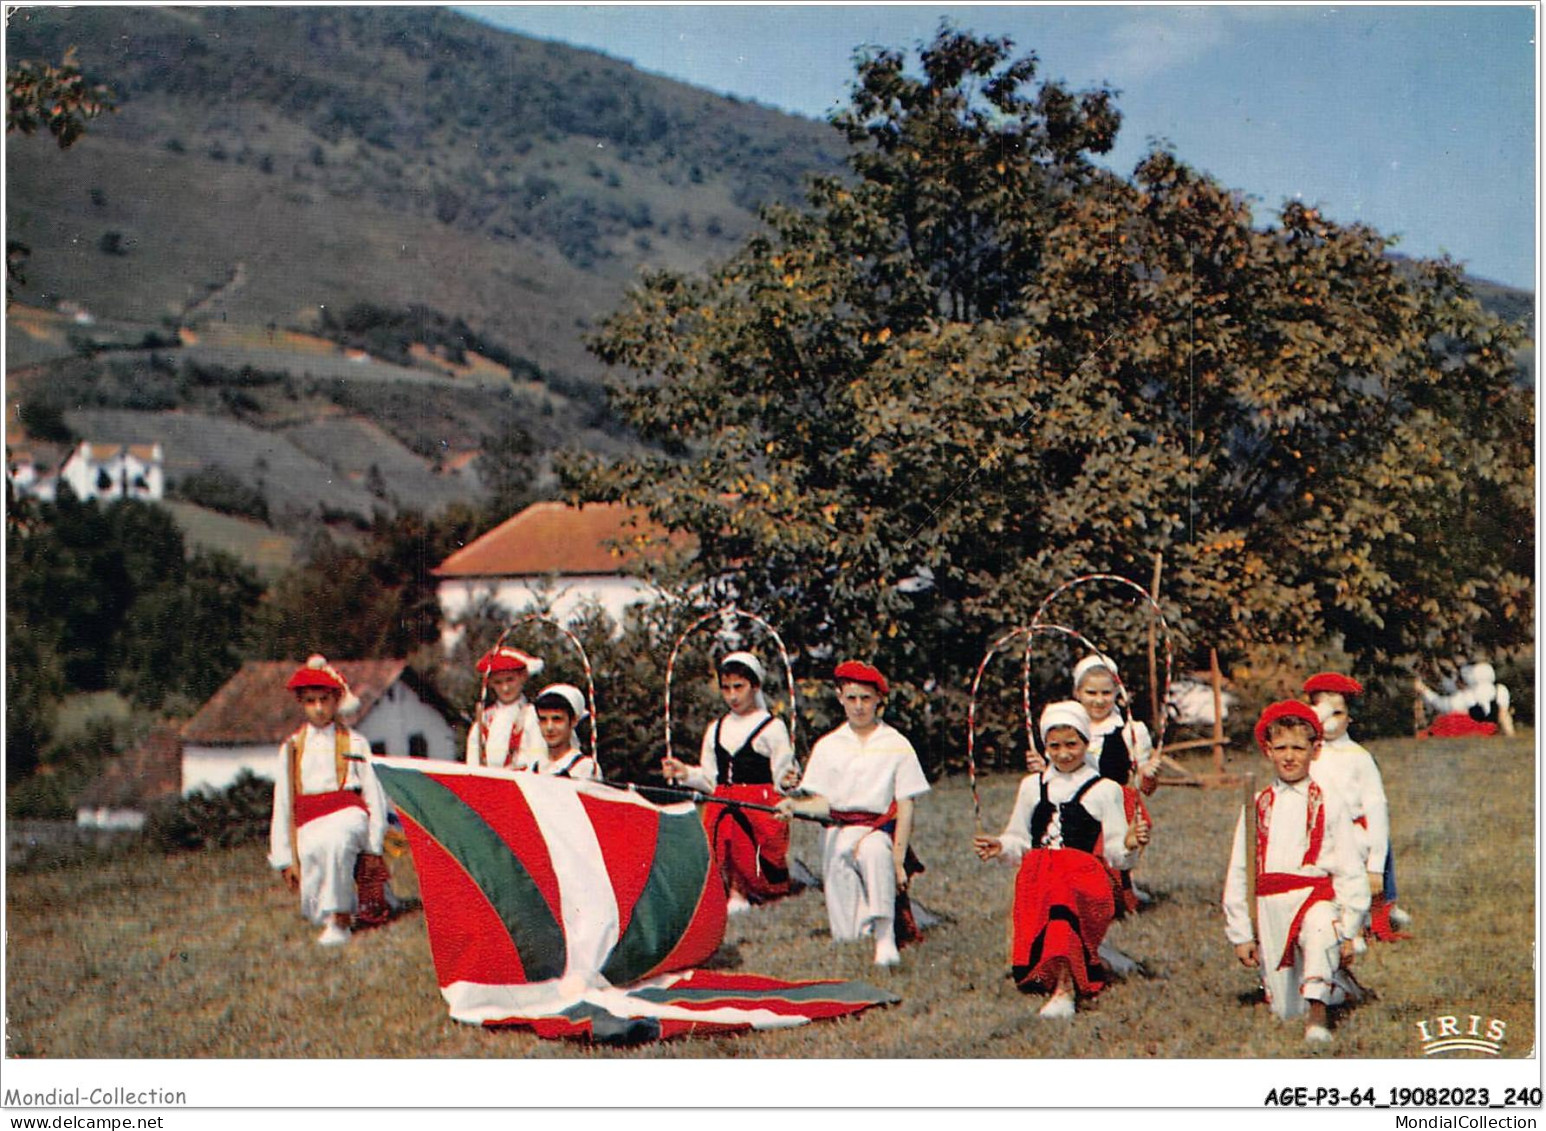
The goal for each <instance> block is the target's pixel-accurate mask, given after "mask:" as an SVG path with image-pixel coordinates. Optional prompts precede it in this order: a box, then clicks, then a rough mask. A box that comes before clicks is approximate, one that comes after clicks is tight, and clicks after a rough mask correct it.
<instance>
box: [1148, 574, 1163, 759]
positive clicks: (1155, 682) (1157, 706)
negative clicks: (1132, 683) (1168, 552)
mask: <svg viewBox="0 0 1546 1131" xmlns="http://www.w3.org/2000/svg"><path fill="white" fill-rule="evenodd" d="M1164 564H1165V555H1164V554H1155V555H1154V581H1153V582H1152V583H1151V584H1150V586H1149V597H1150V599H1151V600H1152V601H1153V602H1154V604H1155V605H1158V604H1159V592H1160V570H1161V569H1162V568H1163V567H1164ZM1154 648H1155V639H1154V609H1153V608H1152V607H1151V608H1150V610H1149V725H1150V726H1152V727H1155V728H1158V727H1159V720H1160V710H1161V709H1162V708H1163V707H1164V706H1165V704H1163V703H1161V702H1160V694H1159V664H1158V663H1157V662H1156V660H1155V658H1154Z"/></svg>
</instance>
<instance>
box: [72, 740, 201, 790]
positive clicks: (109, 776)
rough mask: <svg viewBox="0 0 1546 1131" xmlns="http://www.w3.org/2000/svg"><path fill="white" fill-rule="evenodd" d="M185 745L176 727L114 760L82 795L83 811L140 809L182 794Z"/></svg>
mask: <svg viewBox="0 0 1546 1131" xmlns="http://www.w3.org/2000/svg"><path fill="white" fill-rule="evenodd" d="M182 758H183V744H182V740H181V739H180V738H178V736H177V731H176V729H175V728H173V727H157V728H156V729H155V730H153V731H151V732H150V736H149V737H148V738H146V739H145V741H144V742H142V743H140V745H138V746H136V747H135V748H134V749H133V750H130V751H129V752H128V753H127V754H123V755H120V756H119V757H117V758H113V759H111V760H110V761H109V762H108V763H107V765H106V767H105V768H104V769H103V771H102V773H101V774H100V775H99V776H97V777H96V778H95V779H93V780H92V781H91V782H90V784H88V785H87V786H86V788H85V789H84V790H82V791H81V795H80V797H79V798H78V799H77V800H76V803H75V804H76V807H77V808H80V809H126V808H137V807H139V806H142V805H144V804H146V803H148V802H151V801H157V800H160V799H161V798H163V797H175V796H177V795H178V794H179V793H181V792H182V773H183V769H182Z"/></svg>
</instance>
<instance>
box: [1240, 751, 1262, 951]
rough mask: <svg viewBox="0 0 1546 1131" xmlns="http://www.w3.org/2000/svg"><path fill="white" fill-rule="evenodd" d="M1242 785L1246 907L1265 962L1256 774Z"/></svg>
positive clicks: (1252, 935) (1258, 949) (1242, 781)
mask: <svg viewBox="0 0 1546 1131" xmlns="http://www.w3.org/2000/svg"><path fill="white" fill-rule="evenodd" d="M1241 786H1242V788H1243V789H1244V791H1245V844H1244V846H1243V847H1244V849H1245V907H1246V912H1247V913H1248V914H1249V915H1250V916H1251V937H1252V938H1253V939H1256V940H1257V944H1256V953H1257V961H1258V962H1264V961H1266V955H1265V954H1264V953H1263V952H1262V949H1261V941H1260V935H1259V934H1258V932H1257V929H1256V836H1257V830H1256V775H1255V774H1252V773H1248V774H1246V775H1245V777H1244V778H1243V779H1242V780H1241ZM1262 969H1263V970H1265V967H1262Z"/></svg>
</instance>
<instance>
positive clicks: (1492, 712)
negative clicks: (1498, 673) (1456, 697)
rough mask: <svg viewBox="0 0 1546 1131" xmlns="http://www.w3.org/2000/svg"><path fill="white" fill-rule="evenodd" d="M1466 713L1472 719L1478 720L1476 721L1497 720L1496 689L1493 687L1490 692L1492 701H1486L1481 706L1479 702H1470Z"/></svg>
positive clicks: (1490, 721) (1492, 721) (1493, 721)
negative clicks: (1484, 704) (1469, 707)
mask: <svg viewBox="0 0 1546 1131" xmlns="http://www.w3.org/2000/svg"><path fill="white" fill-rule="evenodd" d="M1467 713H1468V714H1469V715H1470V716H1471V718H1472V720H1473V721H1475V722H1478V723H1495V722H1497V721H1498V693H1497V691H1496V689H1494V691H1493V693H1492V701H1491V702H1490V703H1488V704H1487V705H1486V706H1485V707H1484V706H1482V705H1481V704H1480V703H1472V704H1471V709H1470V711H1469V712H1467Z"/></svg>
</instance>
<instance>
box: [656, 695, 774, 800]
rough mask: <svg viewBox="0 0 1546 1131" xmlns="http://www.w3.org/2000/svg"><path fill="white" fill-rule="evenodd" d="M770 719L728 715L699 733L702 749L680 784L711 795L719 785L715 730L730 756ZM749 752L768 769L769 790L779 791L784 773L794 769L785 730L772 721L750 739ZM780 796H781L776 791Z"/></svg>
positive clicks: (759, 714)
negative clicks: (771, 778)
mask: <svg viewBox="0 0 1546 1131" xmlns="http://www.w3.org/2000/svg"><path fill="white" fill-rule="evenodd" d="M769 717H770V715H769V713H768V712H767V711H764V710H760V709H759V710H754V711H749V712H748V713H746V714H744V715H737V714H734V713H730V714H727V715H725V716H724V718H722V719H720V720H719V722H717V723H710V724H709V725H708V727H707V728H706V729H705V730H704V732H703V746H702V748H701V749H700V750H699V757H698V765H696V766H694V767H691V768H690V769H688V771H687V776H686V777H685V778H684V779H683V782H682V784H684V785H686V786H687V787H688V788H689V789H700V790H702V791H703V792H704V793H712V792H713V791H714V787H715V786H716V785H718V784H719V760H718V759H717V758H715V757H714V730H715V728H716V727H718V728H719V741H720V743H721V744H722V745H723V746H724V748H725V749H726V750H728V751H730V753H732V754H734V753H735V752H736V751H737V750H739V749H740V748H741V747H742V746H743V745H745V743H746V736H747V735H749V734H751V732H752V731H754V730H756V729H757V728H758V727H759V726H761V725H762V720H763V719H766V718H769ZM752 750H753V751H754V752H755V753H758V754H761V755H762V756H763V757H764V758H766V759H767V760H768V762H769V763H771V765H772V771H773V788H774V789H778V788H779V784H778V783H779V782H780V781H782V780H783V777H784V773H785V772H786V771H787V770H789V769H790V768H792V767H793V766H794V747H793V746H791V745H790V742H789V730H788V728H787V727H785V726H784V721H783V720H782V719H774V720H773V721H772V722H771V723H769V724H768V725H767V726H765V727H763V728H762V733H761V734H759V735H757V737H756V738H754V739H752ZM780 792H782V791H781V790H780Z"/></svg>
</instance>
